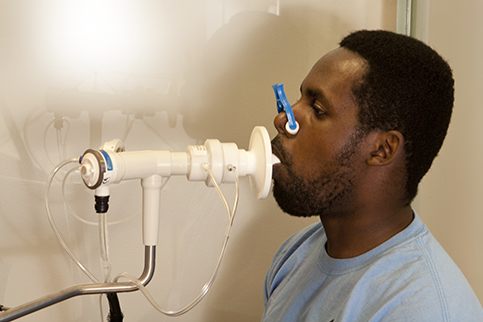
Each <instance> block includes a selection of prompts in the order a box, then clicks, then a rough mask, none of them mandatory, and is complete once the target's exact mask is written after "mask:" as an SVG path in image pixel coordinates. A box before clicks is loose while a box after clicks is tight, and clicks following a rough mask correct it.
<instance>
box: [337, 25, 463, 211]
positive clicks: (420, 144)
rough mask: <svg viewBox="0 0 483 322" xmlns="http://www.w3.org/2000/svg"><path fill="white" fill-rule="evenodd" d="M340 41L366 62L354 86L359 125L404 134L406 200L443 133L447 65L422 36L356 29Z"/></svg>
mask: <svg viewBox="0 0 483 322" xmlns="http://www.w3.org/2000/svg"><path fill="white" fill-rule="evenodd" d="M340 46H341V47H342V48H346V49H349V50H350V51H352V52H355V53H357V54H358V55H360V56H361V57H362V58H364V59H365V60H366V61H367V62H368V64H369V67H368V70H367V73H366V74H365V75H364V77H363V80H362V82H361V83H357V84H354V87H353V93H354V96H355V97H356V100H357V103H358V105H359V108H360V111H359V122H360V124H361V127H362V130H363V131H364V132H365V133H368V132H370V131H372V130H383V131H388V130H396V131H399V132H400V133H402V135H403V136H404V139H405V144H404V148H405V153H406V174H407V184H406V194H407V195H406V199H407V202H408V203H410V202H411V200H412V199H413V198H414V197H415V196H416V194H417V189H418V184H419V182H420V180H421V179H422V177H423V176H424V175H425V174H426V172H427V171H428V170H429V168H430V167H431V164H432V162H433V160H434V158H435V157H436V155H437V154H438V152H439V150H440V148H441V146H442V144H443V140H444V138H445V136H446V132H447V129H448V125H449V122H450V118H451V112H452V108H453V101H454V80H453V76H452V72H451V68H450V67H449V65H448V64H447V63H446V62H445V61H444V59H443V58H442V57H441V56H439V55H438V54H437V53H436V52H435V51H434V50H433V49H431V48H430V47H428V46H427V45H425V44H424V43H422V42H421V41H418V40H416V39H414V38H411V37H407V36H403V35H399V34H395V33H392V32H388V31H382V30H377V31H368V30H362V31H357V32H354V33H352V34H350V35H348V36H347V37H345V38H344V39H343V40H342V41H341V42H340Z"/></svg>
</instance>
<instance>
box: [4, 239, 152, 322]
mask: <svg viewBox="0 0 483 322" xmlns="http://www.w3.org/2000/svg"><path fill="white" fill-rule="evenodd" d="M155 263H156V246H145V250H144V271H143V273H142V274H141V277H139V281H140V282H141V283H142V284H143V285H144V286H146V285H147V284H148V283H149V282H150V281H151V279H152V278H153V276H154V268H155ZM137 290H138V287H137V286H136V284H134V283H131V282H126V283H99V284H83V285H76V286H72V287H69V288H66V289H64V290H62V291H59V292H56V293H52V294H49V295H46V296H44V297H41V298H39V299H36V300H34V301H31V302H29V303H26V304H22V305H19V306H17V307H14V308H11V309H8V310H7V311H5V312H1V313H0V322H4V321H12V320H15V319H18V318H20V317H22V316H25V315H27V314H30V313H33V312H35V311H39V310H41V309H43V308H46V307H48V306H51V305H54V304H56V303H59V302H62V301H64V300H67V299H69V298H71V297H74V296H79V295H89V294H104V293H121V292H133V291H137Z"/></svg>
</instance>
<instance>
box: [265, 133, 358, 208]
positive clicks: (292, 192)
mask: <svg viewBox="0 0 483 322" xmlns="http://www.w3.org/2000/svg"><path fill="white" fill-rule="evenodd" d="M360 141H361V136H360V132H359V131H356V133H355V134H354V135H353V137H352V138H351V139H350V140H349V142H348V144H346V145H345V146H344V147H343V148H342V149H341V150H340V151H339V153H338V154H337V157H336V160H335V161H334V164H332V165H331V166H330V167H327V168H331V169H335V170H334V171H333V172H332V173H324V174H322V175H320V176H318V177H316V178H303V177H302V176H300V175H299V174H297V173H295V172H294V170H293V169H292V167H291V165H292V164H293V160H292V158H291V155H288V154H287V153H286V152H285V151H284V149H283V146H282V145H281V143H280V141H279V140H278V139H277V138H275V139H274V140H273V141H272V144H274V145H275V146H276V147H277V149H278V150H279V151H280V153H281V154H282V156H283V159H284V163H283V166H285V167H286V169H287V172H288V174H289V177H290V180H287V182H277V181H276V180H274V183H273V196H274V197H275V200H276V201H277V203H278V205H279V207H280V208H281V209H282V211H284V212H286V213H288V214H290V215H292V216H296V217H313V216H321V215H324V214H330V213H333V212H335V211H337V208H338V207H340V206H343V205H344V204H345V203H347V202H350V201H351V199H352V198H353V194H352V193H351V192H352V191H353V187H354V177H355V170H354V167H353V164H352V162H353V160H352V159H353V156H354V154H355V153H356V152H357V148H358V144H359V143H360Z"/></svg>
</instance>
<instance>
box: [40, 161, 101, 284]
mask: <svg viewBox="0 0 483 322" xmlns="http://www.w3.org/2000/svg"><path fill="white" fill-rule="evenodd" d="M78 162H79V160H78V159H77V158H74V159H70V160H66V161H63V162H61V163H60V164H59V165H58V166H57V167H56V168H55V169H54V170H53V171H52V172H51V173H50V175H49V178H48V179H47V183H46V186H45V191H44V200H45V210H46V212H47V218H48V219H49V223H50V227H52V230H53V231H54V234H55V237H57V240H58V241H59V243H60V245H61V246H62V247H63V248H64V250H65V251H66V252H67V254H68V255H69V256H70V258H71V259H72V260H73V261H74V263H75V264H76V265H77V266H78V267H79V268H80V269H81V270H82V271H83V272H84V274H86V275H87V277H89V278H90V279H91V281H93V282H94V283H99V280H98V279H97V278H96V277H95V276H94V275H93V274H92V273H91V272H90V271H89V270H88V269H87V268H86V267H84V265H82V263H81V262H80V261H79V259H78V258H77V257H76V256H75V255H74V253H73V252H72V251H71V250H70V248H69V246H67V244H66V243H65V241H64V239H63V238H62V236H61V234H60V232H59V230H58V229H57V226H56V224H55V222H54V219H53V218H52V214H51V213H50V207H49V192H50V187H51V185H52V181H53V180H54V177H55V175H56V174H57V172H59V170H60V169H61V168H62V167H64V166H65V165H67V164H69V163H78Z"/></svg>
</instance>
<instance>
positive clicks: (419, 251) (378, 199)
mask: <svg viewBox="0 0 483 322" xmlns="http://www.w3.org/2000/svg"><path fill="white" fill-rule="evenodd" d="M453 88H454V81H453V77H452V72H451V69H450V67H449V66H448V64H447V63H446V62H445V61H444V60H443V59H442V58H441V57H440V56H439V55H438V54H437V53H436V52H434V50H432V49H431V48H429V47H428V46H426V45H425V44H423V43H422V42H420V41H418V40H415V39H413V38H410V37H406V36H403V35H398V34H395V33H391V32H387V31H366V30H364V31H358V32H355V33H352V34H350V35H349V36H347V37H345V38H344V39H343V40H342V41H341V43H340V47H339V48H337V49H335V50H333V51H331V52H329V53H328V54H327V55H325V56H324V57H322V58H321V59H320V60H319V61H318V62H317V63H316V64H315V66H314V67H313V68H312V70H311V71H310V72H309V74H308V75H307V77H306V78H305V80H304V81H303V83H302V86H301V98H300V100H299V101H297V103H296V104H294V105H293V111H294V115H295V119H296V120H297V122H298V123H299V124H300V130H299V132H298V133H297V134H295V135H291V134H289V133H287V132H286V130H285V123H286V122H287V120H286V116H285V114H284V113H281V114H279V115H278V116H277V117H276V118H275V121H274V123H275V127H276V128H277V130H278V135H277V136H276V137H275V138H274V140H273V141H272V146H273V151H274V153H275V154H276V155H277V156H278V157H279V158H280V160H281V163H279V164H276V165H274V172H273V179H274V187H273V194H274V197H275V199H276V200H277V202H278V204H279V206H280V207H281V209H282V210H283V211H284V212H287V213H289V214H291V215H294V216H301V217H305V216H319V217H320V220H321V222H320V223H317V224H314V225H311V226H309V227H307V228H305V229H303V230H302V231H300V232H298V233H296V234H295V235H294V236H292V237H290V238H289V239H288V240H287V241H285V242H284V243H283V245H282V246H281V247H280V249H279V251H278V252H277V254H276V255H275V257H274V259H273V262H272V266H271V268H270V270H269V272H268V274H267V277H266V281H265V289H264V299H265V312H264V315H263V319H262V321H264V322H265V321H277V322H281V321H323V322H329V321H335V322H343V321H345V322H355V321H360V322H367V321H418V322H423V321H483V309H482V307H481V305H480V303H479V302H478V299H477V298H476V296H475V294H474V292H473V291H472V289H471V287H470V286H469V284H468V282H467V281H466V279H465V277H464V276H463V274H462V273H461V271H460V270H459V269H458V267H457V266H456V265H455V264H454V262H453V261H452V260H451V258H450V257H449V256H448V255H447V254H446V252H445V251H444V250H443V248H442V247H441V246H440V245H439V244H438V242H437V241H436V240H435V239H434V237H433V236H432V235H431V233H430V232H429V231H428V229H427V228H426V226H425V225H424V224H423V223H422V222H421V220H420V219H419V217H418V215H417V214H416V213H414V211H413V210H412V209H411V205H410V204H411V201H412V200H413V199H414V197H415V196H416V193H417V187H418V183H419V181H420V180H421V178H422V177H423V176H424V174H425V173H426V172H427V171H428V169H429V168H430V166H431V163H432V161H433V159H434V158H435V156H436V154H437V153H438V151H439V149H440V147H441V145H442V143H443V140H444V137H445V135H446V131H447V128H448V125H449V121H450V117H451V111H452V107H453V100H454V96H453V95H454V89H453Z"/></svg>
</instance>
